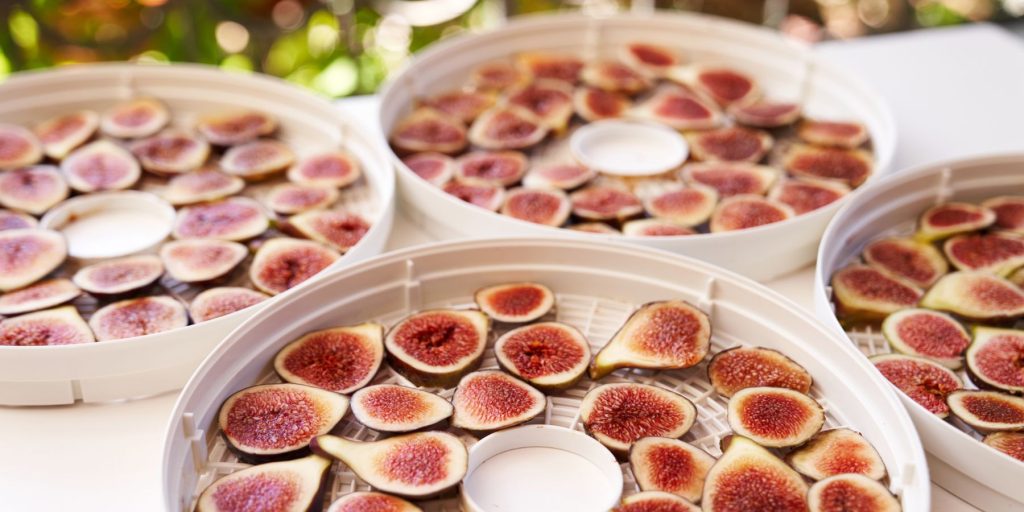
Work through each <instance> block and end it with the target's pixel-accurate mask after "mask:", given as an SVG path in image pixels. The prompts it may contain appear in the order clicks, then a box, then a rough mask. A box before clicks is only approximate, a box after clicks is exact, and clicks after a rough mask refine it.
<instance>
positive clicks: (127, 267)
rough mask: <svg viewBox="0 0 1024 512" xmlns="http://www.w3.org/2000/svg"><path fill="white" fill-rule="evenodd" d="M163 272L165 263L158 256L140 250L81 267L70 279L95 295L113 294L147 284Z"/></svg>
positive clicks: (143, 286)
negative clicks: (133, 254) (132, 254)
mask: <svg viewBox="0 0 1024 512" xmlns="http://www.w3.org/2000/svg"><path fill="white" fill-rule="evenodd" d="M163 274H164V264H163V262H161V261H160V258H159V257H157V256H153V255H150V254H141V255H138V256H126V257H124V258H117V259H112V260H106V261H102V262H100V263H94V264H92V265H89V266H86V267H82V268H81V269H79V270H78V272H75V275H74V276H72V277H71V280H72V281H73V282H74V283H75V285H77V286H78V287H79V288H81V289H83V290H85V291H87V292H89V293H91V294H93V295H99V296H111V295H121V294H124V293H128V292H133V291H135V290H140V289H142V288H145V287H147V286H149V285H151V284H153V283H155V282H156V280H157V279H160V276H162V275H163Z"/></svg>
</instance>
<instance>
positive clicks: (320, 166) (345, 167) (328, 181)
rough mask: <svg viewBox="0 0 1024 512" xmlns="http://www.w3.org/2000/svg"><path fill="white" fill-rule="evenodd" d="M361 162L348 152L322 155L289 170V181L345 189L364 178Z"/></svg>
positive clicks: (307, 158)
mask: <svg viewBox="0 0 1024 512" xmlns="http://www.w3.org/2000/svg"><path fill="white" fill-rule="evenodd" d="M362 174H363V173H362V171H361V170H360V168H359V161H357V160H356V158H355V157H354V156H352V155H351V154H349V153H348V152H346V151H332V152H329V153H320V154H316V155H312V156H309V157H306V158H304V159H302V160H300V161H299V162H298V163H296V164H295V165H293V166H292V167H291V168H290V169H288V180H289V181H291V182H292V183H298V184H300V185H312V186H319V187H334V188H344V187H347V186H349V185H351V184H352V183H355V182H356V180H358V179H359V177H360V176H362Z"/></svg>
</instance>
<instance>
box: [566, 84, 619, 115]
mask: <svg viewBox="0 0 1024 512" xmlns="http://www.w3.org/2000/svg"><path fill="white" fill-rule="evenodd" d="M572 103H573V108H575V109H576V114H577V115H579V116H580V117H582V118H583V119H585V120H587V121H598V120H601V119H613V118H616V117H622V116H623V115H624V114H625V113H626V111H627V110H628V109H629V106H630V100H629V97H628V96H626V95H624V94H622V93H618V92H613V91H605V90H602V89H597V88H594V87H581V88H579V89H577V90H576V92H575V93H573V97H572Z"/></svg>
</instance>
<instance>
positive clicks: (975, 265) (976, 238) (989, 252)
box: [942, 233, 1024, 276]
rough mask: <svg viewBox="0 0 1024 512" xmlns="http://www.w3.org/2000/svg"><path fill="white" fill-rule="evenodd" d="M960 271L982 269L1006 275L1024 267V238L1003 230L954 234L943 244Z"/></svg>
mask: <svg viewBox="0 0 1024 512" xmlns="http://www.w3.org/2000/svg"><path fill="white" fill-rule="evenodd" d="M942 249H943V251H944V252H945V253H946V257H947V258H949V261H950V263H952V264H953V266H954V267H956V268H957V269H959V270H980V271H982V272H991V273H993V274H997V275H1000V276H1007V275H1009V274H1010V273H1011V272H1013V271H1014V270H1016V269H1018V268H1020V267H1022V266H1024V237H1020V236H1017V235H1012V234H1004V233H992V234H985V235H980V234H974V235H958V236H954V237H952V238H950V239H948V240H946V243H944V244H943V245H942Z"/></svg>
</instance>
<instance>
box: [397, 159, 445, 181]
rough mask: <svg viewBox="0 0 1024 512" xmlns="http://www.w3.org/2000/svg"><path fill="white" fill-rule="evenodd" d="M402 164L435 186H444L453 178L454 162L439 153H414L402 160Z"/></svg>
mask: <svg viewBox="0 0 1024 512" xmlns="http://www.w3.org/2000/svg"><path fill="white" fill-rule="evenodd" d="M402 163H403V164H405V166H406V167H408V168H409V170H410V171H412V172H413V173H414V174H416V175H417V176H419V177H420V178H423V179H424V180H426V181H427V182H428V183H430V184H432V185H435V186H441V185H444V184H445V183H447V182H448V181H449V180H451V179H452V177H453V176H455V161H454V160H452V157H450V156H448V155H444V154H441V153H416V154H413V155H410V156H408V157H405V158H403V159H402Z"/></svg>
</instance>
